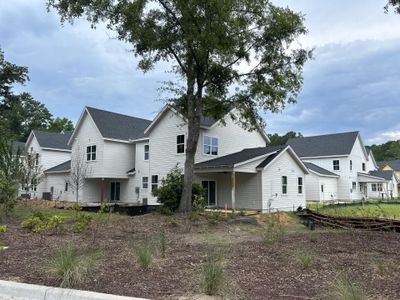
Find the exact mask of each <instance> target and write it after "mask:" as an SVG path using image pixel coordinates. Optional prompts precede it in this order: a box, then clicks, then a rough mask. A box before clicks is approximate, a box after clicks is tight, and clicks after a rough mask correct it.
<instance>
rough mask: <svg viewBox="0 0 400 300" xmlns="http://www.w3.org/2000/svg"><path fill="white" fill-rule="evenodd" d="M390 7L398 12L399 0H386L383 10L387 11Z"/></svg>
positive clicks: (399, 10) (399, 11) (399, 9)
mask: <svg viewBox="0 0 400 300" xmlns="http://www.w3.org/2000/svg"><path fill="white" fill-rule="evenodd" d="M390 7H393V8H394V11H395V12H396V13H398V14H400V0H388V2H387V4H386V6H385V12H388V11H389V8H390Z"/></svg>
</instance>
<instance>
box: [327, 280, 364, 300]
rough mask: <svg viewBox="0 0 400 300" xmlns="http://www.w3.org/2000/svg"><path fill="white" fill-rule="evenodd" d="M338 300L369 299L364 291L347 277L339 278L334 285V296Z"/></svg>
mask: <svg viewBox="0 0 400 300" xmlns="http://www.w3.org/2000/svg"><path fill="white" fill-rule="evenodd" d="M332 296H333V297H334V298H335V299H338V300H364V299H367V298H366V296H365V293H364V290H363V289H362V288H361V287H359V286H358V285H356V284H355V283H353V282H352V281H350V279H349V278H348V277H346V276H343V275H342V276H339V277H338V278H337V279H336V280H335V282H334V285H333V295H332Z"/></svg>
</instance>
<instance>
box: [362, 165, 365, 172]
mask: <svg viewBox="0 0 400 300" xmlns="http://www.w3.org/2000/svg"><path fill="white" fill-rule="evenodd" d="M362 170H363V171H365V163H362Z"/></svg>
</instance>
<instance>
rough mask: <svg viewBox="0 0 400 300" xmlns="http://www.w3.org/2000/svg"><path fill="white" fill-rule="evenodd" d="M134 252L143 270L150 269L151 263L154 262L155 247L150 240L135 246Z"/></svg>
mask: <svg viewBox="0 0 400 300" xmlns="http://www.w3.org/2000/svg"><path fill="white" fill-rule="evenodd" d="M133 250H134V253H135V256H136V260H137V262H138V263H139V265H140V266H141V267H142V268H143V269H147V268H149V266H150V264H151V262H152V261H153V252H154V247H153V245H152V243H151V242H150V241H149V240H148V239H145V240H143V241H140V242H137V243H136V244H134V246H133Z"/></svg>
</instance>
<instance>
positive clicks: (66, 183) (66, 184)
mask: <svg viewBox="0 0 400 300" xmlns="http://www.w3.org/2000/svg"><path fill="white" fill-rule="evenodd" d="M68 185H69V184H68V181H66V182H65V189H64V190H65V191H66V192H68V187H69V186H68Z"/></svg>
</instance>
